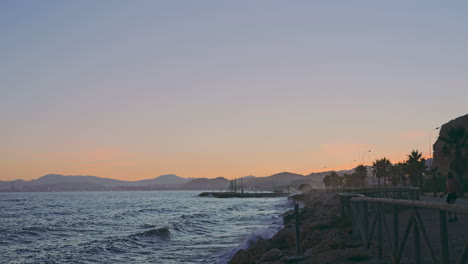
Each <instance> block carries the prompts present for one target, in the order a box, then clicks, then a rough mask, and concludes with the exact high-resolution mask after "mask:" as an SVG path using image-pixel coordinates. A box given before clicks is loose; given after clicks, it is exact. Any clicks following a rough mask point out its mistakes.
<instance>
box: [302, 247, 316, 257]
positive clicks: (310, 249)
mask: <svg viewBox="0 0 468 264" xmlns="http://www.w3.org/2000/svg"><path fill="white" fill-rule="evenodd" d="M313 254H314V249H313V248H309V249H307V250H306V251H305V252H304V256H312V255H313Z"/></svg>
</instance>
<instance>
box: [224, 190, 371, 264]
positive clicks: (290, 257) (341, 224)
mask: <svg viewBox="0 0 468 264" xmlns="http://www.w3.org/2000/svg"><path fill="white" fill-rule="evenodd" d="M338 198H339V197H338V194H336V193H327V192H314V193H304V194H300V195H296V196H294V197H292V199H294V201H295V202H296V203H300V204H301V205H302V206H303V207H302V209H301V210H300V214H299V216H300V223H301V238H302V241H301V246H302V250H303V252H304V254H303V256H296V237H295V217H294V211H290V212H287V213H285V215H284V216H283V218H284V228H283V229H282V230H280V231H279V232H278V233H277V234H276V235H275V236H273V237H272V238H271V239H266V240H259V241H257V242H255V243H254V244H253V245H252V246H251V247H250V248H248V249H245V250H240V251H238V252H237V253H236V254H235V255H234V256H233V257H232V258H231V260H230V261H229V264H252V263H256V264H280V263H377V262H375V261H374V260H373V257H372V256H371V255H370V252H369V250H368V249H362V248H360V247H362V245H361V243H360V241H355V240H353V239H352V237H351V235H352V234H351V230H352V228H351V222H350V219H348V218H344V217H341V216H340V212H339V199H338Z"/></svg>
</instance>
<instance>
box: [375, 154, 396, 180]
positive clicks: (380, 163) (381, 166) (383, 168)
mask: <svg viewBox="0 0 468 264" xmlns="http://www.w3.org/2000/svg"><path fill="white" fill-rule="evenodd" d="M391 166H392V163H391V162H390V160H388V159H387V158H385V157H384V158H382V159H378V160H376V161H374V163H373V164H372V169H373V172H374V175H375V177H377V181H378V183H379V185H380V179H381V178H383V182H384V185H386V184H387V177H388V176H389V174H390V167H391Z"/></svg>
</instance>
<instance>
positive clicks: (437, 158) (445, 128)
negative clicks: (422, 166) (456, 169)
mask: <svg viewBox="0 0 468 264" xmlns="http://www.w3.org/2000/svg"><path fill="white" fill-rule="evenodd" d="M452 127H463V128H465V131H466V132H468V114H467V115H464V116H460V117H458V118H455V119H453V120H451V121H449V122H448V123H446V124H444V125H442V126H441V127H440V132H439V138H438V139H437V141H436V142H435V143H434V145H433V151H434V160H433V167H434V168H438V171H439V172H440V173H442V174H443V175H444V176H446V175H447V172H448V171H449V170H450V162H451V161H452V160H453V158H454V153H453V151H452V152H451V151H447V150H445V151H444V147H445V146H446V145H447V144H446V143H445V142H444V141H442V140H441V139H440V138H441V137H448V133H449V131H450V128H452ZM464 155H465V157H468V153H466V151H465V153H464ZM464 177H468V175H467V173H465V176H464Z"/></svg>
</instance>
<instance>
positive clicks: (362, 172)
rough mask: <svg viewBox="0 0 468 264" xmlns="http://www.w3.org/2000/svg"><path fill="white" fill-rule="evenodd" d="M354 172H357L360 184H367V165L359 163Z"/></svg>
mask: <svg viewBox="0 0 468 264" xmlns="http://www.w3.org/2000/svg"><path fill="white" fill-rule="evenodd" d="M354 174H356V178H357V180H358V182H359V186H362V187H364V186H366V177H367V167H366V166H364V165H363V164H360V165H358V166H357V167H356V168H355V169H354Z"/></svg>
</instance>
